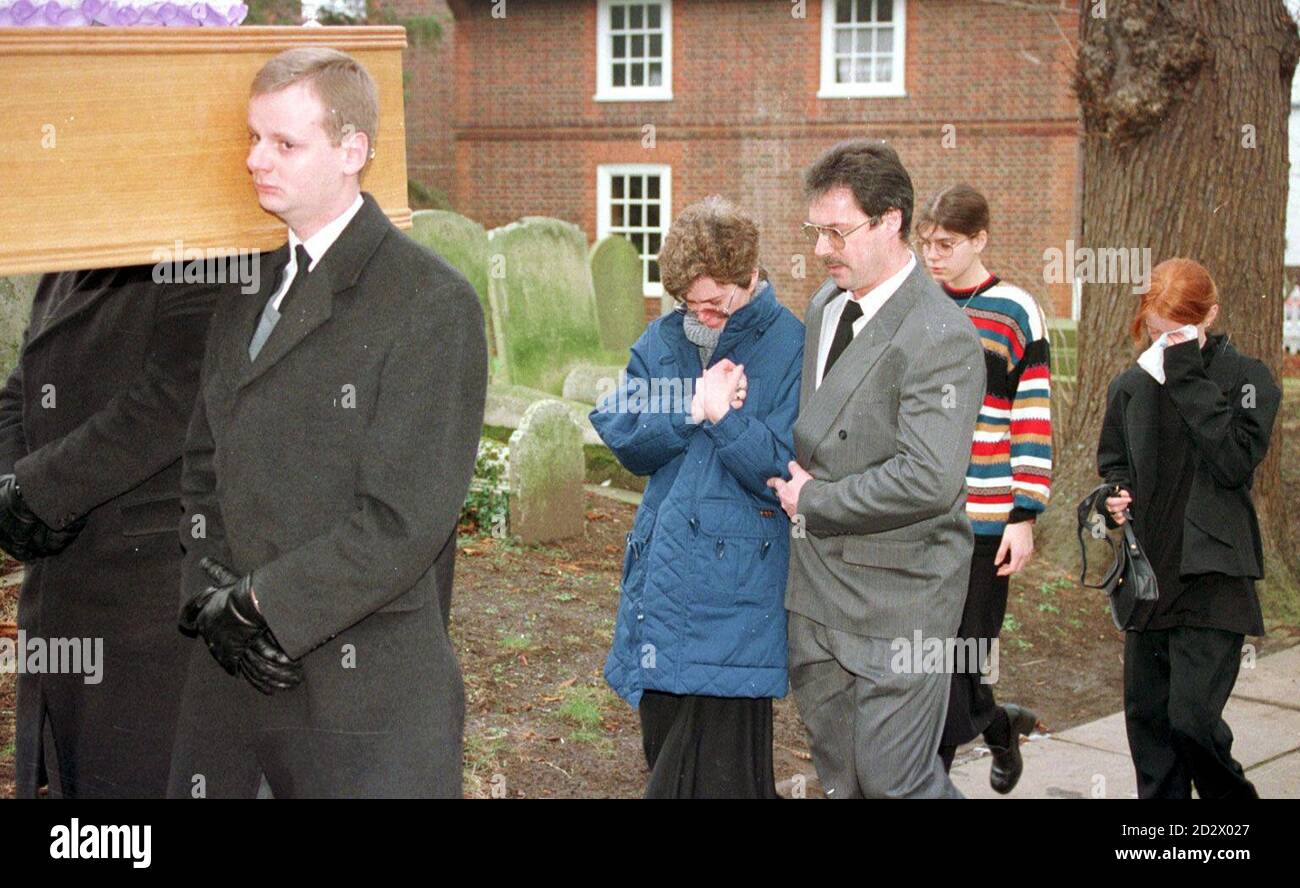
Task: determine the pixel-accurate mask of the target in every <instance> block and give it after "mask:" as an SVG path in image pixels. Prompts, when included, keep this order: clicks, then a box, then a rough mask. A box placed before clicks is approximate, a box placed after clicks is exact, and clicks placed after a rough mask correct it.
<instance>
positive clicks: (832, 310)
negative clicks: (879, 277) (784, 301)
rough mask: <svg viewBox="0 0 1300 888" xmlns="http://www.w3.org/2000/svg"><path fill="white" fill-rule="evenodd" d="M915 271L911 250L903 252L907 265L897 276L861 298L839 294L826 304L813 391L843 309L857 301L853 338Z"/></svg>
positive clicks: (847, 291)
mask: <svg viewBox="0 0 1300 888" xmlns="http://www.w3.org/2000/svg"><path fill="white" fill-rule="evenodd" d="M913 268H916V255H915V254H913V253H912V251H911V250H908V251H907V264H906V265H904V266H903V267H902V269H901V270H900V271H899V272H898V273H897V274H894V275H892V276H890V277H889V278H887V279H886V280H884V281H882V282H881V283H879V284H877V285H876V286H874V287H872V288H871V289H870V290H868V291H867V292H865V293H863V294H862V295H861V296H854V295H853V292H852V291H851V290H841V291H840V293H839V295H838V296H835V297H832V298H831V300H830V302H827V303H826V310H825V311H823V312H822V329H821V338H820V339H819V340H818V343H817V385H816V386H815V388H821V385H822V373H823V371H824V368H825V367H826V358H827V357H828V356H829V355H830V353H831V342H832V341H833V340H834V339H835V328H836V327H838V326H839V324H840V315H842V314H843V313H844V306H846V305H847V304H848V302H849V299H854V300H856V301H857V303H858V305H859V306H860V307H861V308H862V317H860V318H858V319H857V320H856V321H854V322H853V337H854V338H855V339H856V338H857V335H858V334H859V333H861V332H862V328H863V327H865V326H867V323H868V322H869V321H870V320H871V319H872V318H874V317H875V316H876V312H878V311H880V307H881V306H882V305H884V304H885V302H886V301H888V299H889V297H890V296H893V295H894V293H895V291H897V290H898V288H899V287H901V286H902V285H903V281H904V280H906V279H907V276H908V275H909V274H911V273H912V269H913Z"/></svg>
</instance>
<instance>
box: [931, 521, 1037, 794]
mask: <svg viewBox="0 0 1300 888" xmlns="http://www.w3.org/2000/svg"><path fill="white" fill-rule="evenodd" d="M1001 544H1002V538H1001V537H999V536H983V535H980V534H976V536H975V549H974V554H973V555H972V558H971V567H970V582H969V584H968V585H967V587H966V604H965V606H964V607H963V608H962V614H961V625H960V626H959V627H958V629H957V637H958V638H961V639H968V638H975V639H979V641H980V643H981V648H980V649H981V650H987V649H988V647H989V646H991V645H992V644H993V642H994V641H996V640H997V637H998V635H999V633H1001V631H1002V621H1003V619H1004V618H1005V617H1006V615H1007V590H1008V587H1009V586H1010V583H1011V578H1010V577H1000V576H998V566H997V564H995V563H994V561H993V559H994V558H996V557H997V554H998V547H999V546H1000V545H1001ZM981 678H982V676H981V674H980V673H979V672H978V671H977V669H976V668H975V667H974V664H967V667H966V669H965V670H964V671H961V672H954V673H953V674H952V691H951V692H950V693H949V694H948V715H947V718H946V719H945V721H944V725H943V738H942V739H941V740H940V741H939V758H940V759H941V760H942V761H943V767H944V770H950V769H951V768H952V762H953V758H954V757H955V756H956V754H957V747H958V746H960V745H961V744H963V743H966V742H968V741H970V740H974V739H975V738H976V737H978V736H979V735H981V734H983V735H984V741H985V742H986V743H988V744H990V745H991V746H998V747H1005V746H1007V744H1008V743H1009V742H1019V741H1018V739H1017V738H1015V737H1010V735H1009V731H1008V722H1007V719H1006V713H1005V712H1004V711H1003V710H1002V708H1001V707H1000V706H998V704H997V701H996V700H994V699H993V685H991V684H986V683H984V682H982V681H981V680H980V679H981Z"/></svg>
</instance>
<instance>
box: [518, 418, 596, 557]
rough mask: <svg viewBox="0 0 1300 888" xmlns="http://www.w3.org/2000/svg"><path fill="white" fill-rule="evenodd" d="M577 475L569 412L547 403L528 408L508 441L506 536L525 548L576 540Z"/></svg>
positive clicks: (576, 439)
mask: <svg viewBox="0 0 1300 888" xmlns="http://www.w3.org/2000/svg"><path fill="white" fill-rule="evenodd" d="M583 469H584V464H583V454H582V438H581V436H580V435H579V432H578V425H577V423H575V422H574V421H573V418H572V417H571V416H570V415H569V408H568V407H566V406H565V405H564V404H562V403H560V402H559V401H554V400H550V399H547V400H542V401H538V402H537V403H535V404H533V405H532V406H531V407H529V408H528V410H527V412H526V413H524V418H523V420H522V421H521V422H520V423H519V428H517V429H516V430H515V431H514V432H513V433H512V434H511V435H510V455H509V468H508V474H507V477H508V480H507V486H508V487H509V489H510V533H511V534H513V535H514V536H516V537H518V538H519V539H520V540H521V541H522V542H525V543H543V542H547V541H549V540H559V539H564V538H566V537H572V536H582V533H583V519H584V514H583V498H582V479H583Z"/></svg>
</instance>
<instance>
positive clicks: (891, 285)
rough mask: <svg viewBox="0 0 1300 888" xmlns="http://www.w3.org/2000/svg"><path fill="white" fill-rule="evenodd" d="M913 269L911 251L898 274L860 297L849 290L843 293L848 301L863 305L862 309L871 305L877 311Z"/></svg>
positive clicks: (908, 252)
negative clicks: (855, 301) (855, 300)
mask: <svg viewBox="0 0 1300 888" xmlns="http://www.w3.org/2000/svg"><path fill="white" fill-rule="evenodd" d="M913 268H916V254H915V253H913V252H912V251H911V250H908V251H907V264H906V265H904V266H903V267H902V268H901V269H899V271H898V272H896V273H895V274H893V275H891V276H890V277H888V278H886V279H885V280H883V281H881V282H880V283H878V284H876V285H875V286H874V287H872V288H871V289H870V290H868V291H867V292H865V293H863V294H862V296H860V297H857V296H854V295H853V293H852V291H849V290H846V291H845V293H847V294H848V296H849V298H850V299H857V300H858V301H859V302H860V303H865V305H863V306H862V307H863V308H866V307H867V305H872V306H875V307H876V308H877V309H878V308H879V307H880V306H882V305H884V304H885V301H886V300H887V299H889V297H890V296H893V295H894V293H895V291H897V290H898V288H899V287H901V286H903V281H905V280H907V276H908V275H909V274H911V273H912V269H913Z"/></svg>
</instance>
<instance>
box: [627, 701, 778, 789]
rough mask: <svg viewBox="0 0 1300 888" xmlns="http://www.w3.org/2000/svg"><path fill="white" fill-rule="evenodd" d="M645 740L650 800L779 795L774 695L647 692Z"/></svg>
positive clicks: (643, 718) (643, 710)
mask: <svg viewBox="0 0 1300 888" xmlns="http://www.w3.org/2000/svg"><path fill="white" fill-rule="evenodd" d="M640 708H641V742H642V746H643V748H644V749H645V757H646V764H647V765H649V767H650V780H649V783H648V785H647V786H646V793H645V797H646V798H648V799H681V798H697V799H699V798H714V799H717V798H721V799H733V798H748V799H753V798H758V799H775V798H780V796H778V795H777V793H776V785H775V783H774V782H773V777H772V698H771V697H759V698H750V697H705V696H701V695H698V694H666V693H663V692H662V691H646V692H645V693H644V695H643V696H642V697H641V707H640Z"/></svg>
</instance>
